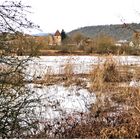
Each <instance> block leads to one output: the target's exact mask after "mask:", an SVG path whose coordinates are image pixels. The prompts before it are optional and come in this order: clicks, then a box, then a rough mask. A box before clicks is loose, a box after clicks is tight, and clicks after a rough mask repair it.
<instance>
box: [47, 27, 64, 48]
mask: <svg viewBox="0 0 140 140" xmlns="http://www.w3.org/2000/svg"><path fill="white" fill-rule="evenodd" d="M61 41H62V39H61V33H60V32H59V30H57V31H56V32H55V34H54V35H51V34H50V35H48V45H51V46H53V45H61Z"/></svg>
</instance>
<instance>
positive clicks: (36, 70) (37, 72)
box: [27, 56, 140, 79]
mask: <svg viewBox="0 0 140 140" xmlns="http://www.w3.org/2000/svg"><path fill="white" fill-rule="evenodd" d="M113 57H114V58H115V59H116V61H118V62H119V63H120V64H122V65H132V64H137V65H140V56H113ZM105 60H106V57H98V56H40V57H39V58H33V61H30V62H29V66H28V67H27V72H28V74H29V77H28V78H30V79H32V77H33V76H34V77H42V76H43V75H44V74H45V73H46V72H47V71H48V69H49V71H50V74H62V73H63V71H64V67H65V65H66V64H67V63H70V64H72V65H73V71H74V73H75V74H81V73H84V74H86V73H89V71H90V70H91V68H92V67H93V65H97V64H101V63H103V62H104V61H105Z"/></svg>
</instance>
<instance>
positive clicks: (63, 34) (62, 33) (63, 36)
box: [61, 29, 67, 41]
mask: <svg viewBox="0 0 140 140" xmlns="http://www.w3.org/2000/svg"><path fill="white" fill-rule="evenodd" d="M66 37H67V35H66V33H65V31H64V29H62V31H61V39H62V41H63V40H64V39H65V38H66Z"/></svg>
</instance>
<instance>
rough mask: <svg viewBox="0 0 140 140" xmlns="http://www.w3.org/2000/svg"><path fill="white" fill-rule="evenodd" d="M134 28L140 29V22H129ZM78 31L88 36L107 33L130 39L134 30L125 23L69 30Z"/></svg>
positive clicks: (119, 38)
mask: <svg viewBox="0 0 140 140" xmlns="http://www.w3.org/2000/svg"><path fill="white" fill-rule="evenodd" d="M127 25H128V27H131V28H132V29H136V30H137V29H139V30H140V23H139V24H137V23H131V24H127ZM76 32H80V33H82V34H83V35H85V36H87V37H95V36H97V35H99V34H107V35H109V36H112V37H114V38H115V39H117V40H130V39H131V38H132V34H133V31H132V30H131V29H128V28H126V27H125V26H124V24H116V25H98V26H87V27H82V28H79V29H76V30H73V31H71V32H69V35H72V34H74V33H76Z"/></svg>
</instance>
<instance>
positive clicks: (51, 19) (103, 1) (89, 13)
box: [22, 0, 140, 32]
mask: <svg viewBox="0 0 140 140" xmlns="http://www.w3.org/2000/svg"><path fill="white" fill-rule="evenodd" d="M22 1H23V2H26V3H27V4H29V5H31V6H32V9H31V11H32V12H33V14H32V15H31V16H30V18H31V19H32V21H34V22H35V23H36V24H38V25H40V27H41V29H42V30H43V32H55V31H56V30H57V29H59V30H61V29H64V30H65V31H66V32H69V31H71V30H73V29H76V28H79V27H84V26H90V25H104V24H117V23H122V21H121V20H124V21H125V22H127V23H128V22H129V23H131V22H137V23H138V22H140V14H139V13H140V8H139V6H140V0H22Z"/></svg>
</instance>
